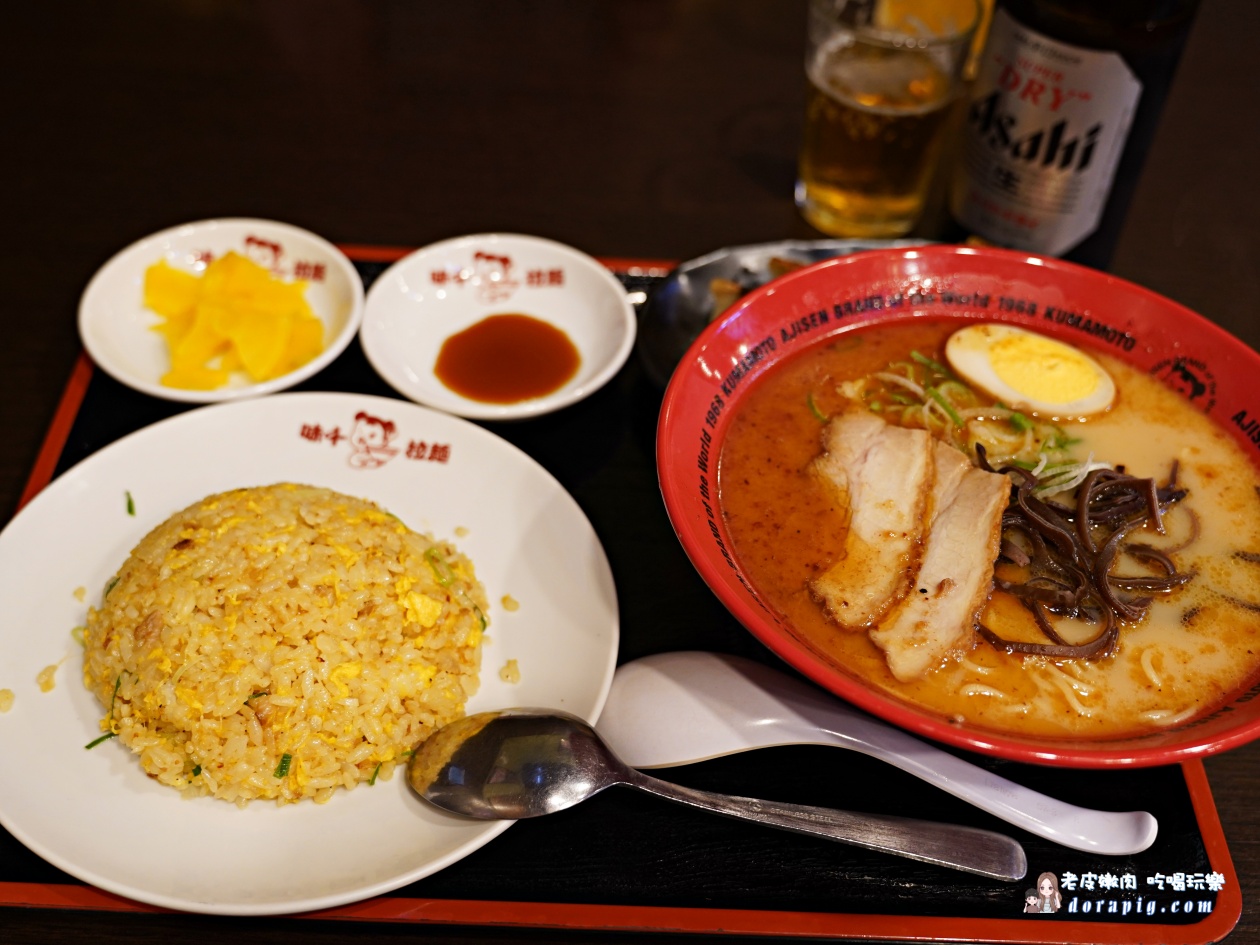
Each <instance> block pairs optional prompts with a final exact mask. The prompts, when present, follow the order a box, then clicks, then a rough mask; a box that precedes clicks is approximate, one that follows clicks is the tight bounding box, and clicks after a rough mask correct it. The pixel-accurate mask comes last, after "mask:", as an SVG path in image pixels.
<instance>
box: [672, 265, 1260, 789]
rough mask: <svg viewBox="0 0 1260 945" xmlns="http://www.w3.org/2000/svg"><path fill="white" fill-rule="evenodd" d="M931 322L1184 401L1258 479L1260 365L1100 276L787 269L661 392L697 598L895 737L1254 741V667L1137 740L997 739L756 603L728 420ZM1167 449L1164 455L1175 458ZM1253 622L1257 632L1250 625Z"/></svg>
mask: <svg viewBox="0 0 1260 945" xmlns="http://www.w3.org/2000/svg"><path fill="white" fill-rule="evenodd" d="M940 318H944V319H949V320H952V321H956V322H957V323H958V325H959V327H961V326H963V325H965V324H967V323H975V322H981V321H983V322H1004V323H1009V324H1014V325H1019V326H1023V327H1026V328H1029V329H1032V330H1035V331H1037V332H1040V333H1042V334H1045V335H1049V336H1051V337H1053V338H1057V339H1060V340H1062V341H1066V342H1068V343H1070V344H1072V345H1075V346H1076V347H1077V348H1079V349H1081V350H1082V351H1085V352H1087V353H1091V354H1103V355H1110V356H1111V357H1113V358H1116V359H1118V360H1120V361H1122V362H1124V363H1125V364H1127V365H1129V366H1130V367H1132V368H1135V369H1136V370H1137V372H1138V373H1140V374H1144V375H1148V376H1149V377H1152V378H1154V379H1155V380H1156V381H1158V382H1159V383H1160V384H1161V385H1162V386H1163V387H1166V388H1171V389H1173V390H1176V391H1178V392H1179V396H1180V397H1183V398H1185V399H1186V400H1187V401H1188V402H1189V403H1188V406H1189V407H1190V408H1191V410H1192V411H1193V412H1195V413H1197V414H1202V415H1205V416H1206V417H1207V418H1208V420H1209V421H1210V422H1211V423H1213V424H1215V425H1216V427H1218V428H1219V429H1220V430H1222V431H1226V433H1227V437H1225V439H1229V438H1232V440H1233V441H1235V442H1236V443H1237V445H1238V446H1239V447H1240V448H1241V450H1242V452H1243V453H1244V454H1245V460H1244V462H1243V465H1244V466H1246V465H1247V461H1249V462H1250V465H1251V466H1252V467H1253V468H1254V467H1256V466H1257V461H1258V459H1260V457H1258V456H1257V450H1258V449H1260V446H1258V444H1260V355H1257V353H1256V352H1254V351H1252V350H1251V349H1250V348H1248V347H1247V346H1246V345H1245V344H1243V343H1242V342H1241V341H1239V340H1238V339H1236V338H1234V337H1233V336H1231V335H1229V334H1228V333H1227V332H1225V331H1223V330H1222V329H1221V328H1219V327H1217V326H1216V325H1214V324H1212V323H1211V322H1209V321H1207V320H1206V319H1204V318H1203V317H1202V316H1199V315H1197V314H1195V313H1194V312H1191V311H1190V310H1188V309H1186V308H1184V307H1182V306H1180V305H1178V304H1176V303H1174V302H1172V301H1170V300H1168V299H1166V298H1163V297H1161V296H1159V295H1157V294H1155V293H1153V292H1150V291H1148V290H1146V289H1143V288H1141V287H1139V286H1136V285H1133V284H1131V283H1128V282H1125V281H1123V280H1120V279H1116V278H1113V277H1111V276H1108V275H1106V274H1103V273H1100V272H1096V271H1094V270H1090V269H1086V268H1083V267H1080V266H1076V265H1072V264H1069V263H1064V262H1062V261H1059V260H1054V259H1046V258H1041V257H1032V256H1028V255H1026V254H1022V253H1016V252H1010V251H1006V250H994V249H977V248H969V247H957V246H928V247H920V248H911V249H904V248H901V249H887V250H875V251H871V252H865V253H859V254H856V255H852V256H846V257H842V258H838V259H833V260H828V261H826V262H821V263H818V264H816V265H813V266H810V267H808V268H805V269H801V270H798V271H797V272H795V273H791V274H789V275H787V276H784V277H782V278H780V279H777V280H776V281H774V282H772V283H770V284H768V285H766V286H763V287H762V288H760V289H758V290H756V291H754V292H752V293H750V294H749V295H747V296H745V297H744V298H743V299H742V300H741V301H740V302H739V303H738V304H737V305H736V306H735V307H734V308H732V309H731V310H730V311H728V312H727V313H726V314H725V315H723V316H722V317H720V318H719V319H718V320H716V321H715V322H713V323H712V324H710V325H709V326H708V327H707V328H706V329H705V330H704V331H703V333H702V334H701V335H700V336H699V337H698V338H697V339H696V340H695V342H694V343H693V344H692V345H691V347H690V348H689V349H688V351H687V353H686V354H685V356H684V357H683V359H682V361H681V362H680V364H679V366H678V368H677V369H676V371H675V372H674V374H673V376H672V378H671V379H670V382H669V385H668V388H667V390H666V392H665V399H664V404H663V407H662V411H661V416H660V423H659V427H658V431H657V467H658V473H659V476H660V483H661V490H662V494H663V496H664V500H665V505H666V508H667V511H668V513H669V517H670V520H671V522H672V524H673V527H674V529H675V531H676V532H677V534H678V537H679V539H680V540H681V542H682V545H683V547H684V548H685V550H686V552H687V554H688V556H689V558H690V559H691V561H692V563H693V564H694V565H695V567H696V569H697V570H698V571H699V572H700V574H701V576H702V577H703V579H704V580H705V582H706V583H707V584H708V586H709V587H710V588H711V589H712V590H713V592H714V593H715V594H717V596H718V597H719V598H720V599H721V601H722V602H723V604H725V606H726V607H727V608H728V609H729V610H730V611H731V613H732V614H733V615H734V616H735V617H736V618H737V619H738V620H739V621H740V622H741V623H742V624H743V625H744V627H746V628H747V629H748V630H749V631H750V632H751V633H752V634H753V635H754V636H755V637H756V638H757V639H758V640H760V641H761V642H762V643H763V644H764V645H765V646H767V647H768V648H769V649H770V650H771V651H773V652H774V653H775V654H777V655H778V656H779V657H780V658H782V659H783V660H784V661H785V662H787V663H788V664H789V665H791V666H792V667H794V668H795V669H796V670H798V671H799V672H801V673H802V674H804V675H805V676H807V677H809V678H810V679H812V680H813V681H814V682H816V683H817V684H819V685H821V686H823V687H824V688H826V689H828V690H830V691H831V692H833V693H835V694H836V695H837V696H840V697H841V698H843V699H845V700H847V701H848V702H850V703H852V704H854V705H856V706H858V707H860V708H862V709H864V710H866V711H868V712H870V713H872V714H873V715H876V716H878V717H881V718H883V719H885V720H886V721H888V722H891V723H894V724H896V725H899V726H901V727H902V728H905V729H908V730H910V731H912V732H915V733H917V734H919V735H921V736H924V737H926V738H930V739H934V740H936V741H940V742H944V743H947V744H950V745H954V746H958V747H960V748H964V749H969V750H972V751H976V752H980V753H983V754H989V755H996V756H1000V757H1003V758H1008V759H1012V760H1017V761H1024V762H1032V763H1038V764H1048V765H1059V766H1065V767H1079V768H1105V767H1115V766H1145V765H1157V764H1167V763H1172V762H1176V761H1180V760H1184V759H1187V758H1191V757H1201V756H1205V755H1208V754H1212V753H1215V752H1220V751H1223V750H1225V749H1229V748H1233V747H1236V746H1238V745H1241V744H1243V743H1245V742H1248V741H1250V740H1252V739H1253V738H1255V737H1257V735H1260V699H1257V698H1255V697H1256V696H1257V695H1258V694H1260V683H1258V682H1257V679H1260V667H1258V668H1257V669H1256V670H1255V671H1253V672H1251V673H1250V674H1249V675H1246V676H1245V678H1235V679H1234V680H1233V682H1232V683H1231V684H1230V685H1231V688H1233V691H1232V692H1230V693H1228V694H1226V695H1225V696H1224V697H1223V698H1222V697H1221V696H1219V695H1218V696H1217V697H1216V698H1214V699H1212V700H1211V701H1210V702H1205V703H1204V708H1203V710H1202V711H1199V712H1197V713H1194V714H1192V713H1182V714H1179V715H1178V717H1177V720H1174V721H1168V720H1164V722H1163V723H1162V725H1161V727H1157V728H1154V729H1147V730H1143V731H1142V733H1141V734H1125V733H1121V734H1117V735H1106V734H1104V735H1095V734H1088V733H1087V734H1081V735H1063V736H1060V735H1056V734H1046V732H1045V731H1044V727H1043V730H1042V731H1041V732H1040V733H1037V734H1023V733H1021V732H1020V731H1019V730H1018V728H1015V727H1012V726H1008V725H1003V726H1000V727H996V726H994V727H990V726H987V725H981V724H980V723H979V722H969V721H963V720H960V718H959V717H958V716H956V715H953V714H951V713H944V712H941V711H936V710H934V709H931V708H926V707H924V706H923V705H922V704H920V703H919V702H915V701H911V700H910V699H907V698H904V697H903V695H902V694H900V693H898V692H896V691H895V687H892V688H890V687H889V686H887V685H886V684H883V683H881V684H878V685H877V684H875V683H873V682H869V681H867V680H866V679H864V678H863V677H862V676H861V675H859V674H858V673H857V672H856V671H855V670H854V669H853V666H852V665H851V662H848V661H846V660H844V659H842V658H838V657H837V656H836V655H835V654H834V653H829V652H827V650H826V647H821V646H820V645H818V644H817V643H816V642H811V640H810V639H807V638H806V637H805V636H803V635H802V634H801V633H800V632H798V628H797V627H796V626H794V621H793V618H791V617H789V616H787V613H788V611H787V610H785V609H784V608H781V607H778V606H776V605H775V603H773V602H772V601H771V600H770V598H769V597H768V596H767V595H766V594H765V593H764V592H763V588H762V587H761V586H759V583H758V579H757V578H756V577H755V576H754V575H753V574H751V573H750V572H749V570H748V569H747V568H746V566H745V562H744V561H743V560H742V559H741V554H740V551H739V546H738V542H737V541H735V540H733V536H732V534H731V531H730V529H729V527H728V521H727V519H726V517H725V516H724V514H723V508H722V501H721V495H720V488H721V473H720V469H719V461H720V459H721V458H722V456H723V448H724V446H725V444H726V441H727V437H728V433H729V432H730V430H731V426H732V418H734V417H736V416H737V415H738V414H739V412H740V410H741V406H743V405H745V404H746V403H747V402H748V398H749V396H750V393H751V392H755V391H756V390H757V388H758V385H759V383H760V382H762V381H763V380H765V379H766V378H769V377H771V376H772V375H773V374H774V373H775V372H780V371H785V370H787V369H788V366H789V365H790V364H791V363H792V362H793V359H795V358H797V357H800V356H803V355H806V354H809V353H811V352H815V351H816V349H818V347H819V346H828V345H836V344H837V342H840V341H843V340H844V339H843V338H842V336H844V335H846V334H849V333H854V334H853V336H852V338H851V339H849V341H850V342H853V341H856V339H857V338H858V337H860V335H859V334H858V333H862V332H866V331H869V330H871V329H873V327H874V326H878V325H881V324H891V323H899V322H909V321H912V320H916V319H920V320H922V319H940ZM922 324H924V323H923V322H920V325H922ZM1176 448H1177V447H1176V444H1175V442H1174V443H1170V444H1169V446H1168V451H1169V455H1170V457H1171V455H1172V454H1173V453H1174V452H1175V451H1176ZM1113 461H1114V462H1123V459H1120V458H1117V459H1115V460H1113ZM1256 550H1258V551H1260V549H1256ZM804 584H805V580H804V576H802V583H801V586H802V588H803V587H804ZM1247 623H1248V627H1249V625H1250V618H1248V621H1247ZM1254 623H1255V626H1256V630H1255V632H1256V633H1257V634H1260V614H1257V615H1255V617H1254ZM1245 632H1247V633H1251V632H1252V631H1251V630H1250V629H1246V630H1245ZM815 639H816V638H815ZM977 645H978V646H983V645H986V644H984V643H978V644H977ZM1121 646H1123V637H1122V643H1121ZM1253 649H1254V650H1255V652H1256V653H1260V647H1253ZM1130 731H1132V730H1130Z"/></svg>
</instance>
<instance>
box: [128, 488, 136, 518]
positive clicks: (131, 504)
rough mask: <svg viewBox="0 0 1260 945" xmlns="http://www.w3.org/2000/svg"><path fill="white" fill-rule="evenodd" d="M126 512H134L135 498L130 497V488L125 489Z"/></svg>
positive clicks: (132, 513)
mask: <svg viewBox="0 0 1260 945" xmlns="http://www.w3.org/2000/svg"><path fill="white" fill-rule="evenodd" d="M127 514H128V515H135V514H136V500H135V499H133V498H132V497H131V491H130V490H128V491H127Z"/></svg>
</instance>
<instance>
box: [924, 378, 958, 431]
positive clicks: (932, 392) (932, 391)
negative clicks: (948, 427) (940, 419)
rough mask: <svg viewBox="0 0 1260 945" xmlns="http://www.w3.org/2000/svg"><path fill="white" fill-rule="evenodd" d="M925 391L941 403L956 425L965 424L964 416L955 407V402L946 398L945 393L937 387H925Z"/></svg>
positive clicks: (941, 406)
mask: <svg viewBox="0 0 1260 945" xmlns="http://www.w3.org/2000/svg"><path fill="white" fill-rule="evenodd" d="M924 392H925V393H926V394H927V395H928V396H929V397H931V398H932V399H933V400H934V401H936V402H937V404H939V405H940V408H941V409H942V410H944V411H945V413H946V414H948V415H949V419H950V420H951V421H952V422H953V424H954V426H956V427H961V426H963V425H964V423H963V418H962V417H961V416H960V415H959V413H958V411H957V410H955V409H954V406H953V404H951V403H950V402H949V401H948V400H946V399H945V395H944V394H942V393H941V392H940V391H939V390H937V389H936V388H935V387H928V388H925V389H924Z"/></svg>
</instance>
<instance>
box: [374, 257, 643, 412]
mask: <svg viewBox="0 0 1260 945" xmlns="http://www.w3.org/2000/svg"><path fill="white" fill-rule="evenodd" d="M509 313H511V314H522V315H530V316H533V317H534V318H537V319H540V320H542V321H545V322H548V323H549V324H551V325H553V326H555V327H556V328H559V329H560V330H561V331H563V332H564V333H565V334H566V335H568V336H569V339H570V340H571V341H572V342H573V344H574V345H575V346H576V347H577V349H578V352H579V354H580V356H581V365H580V366H579V368H578V372H577V374H576V375H575V376H574V377H573V378H572V379H570V380H569V381H568V382H567V383H565V384H564V385H563V386H562V387H561V388H560V389H558V390H556V391H554V392H552V393H550V394H548V395H546V396H544V397H538V398H533V399H530V400H526V401H521V402H519V403H513V404H494V403H484V402H481V401H476V400H471V399H469V398H466V397H463V396H461V395H460V394H457V393H456V392H454V391H452V390H450V389H449V388H448V387H446V386H445V385H444V384H442V382H441V381H440V380H439V379H438V378H437V376H436V375H435V374H434V364H435V362H436V361H437V356H438V352H439V351H440V349H441V347H442V344H443V342H445V341H446V339H447V338H449V337H450V336H451V335H453V334H456V333H457V332H459V331H462V330H463V329H465V328H468V327H470V326H471V325H474V324H476V323H477V322H479V321H481V320H482V319H484V318H487V317H489V316H491V315H499V314H509ZM634 334H635V317H634V309H633V307H632V306H631V304H630V302H629V300H628V298H627V296H626V292H625V290H624V289H623V288H622V286H621V284H620V283H619V282H618V281H617V279H616V278H615V277H614V276H613V275H612V273H611V272H609V271H608V270H607V269H606V268H605V267H604V266H602V265H600V264H599V263H598V262H597V261H596V260H594V259H592V258H591V257H590V256H587V255H586V254H584V253H581V252H579V251H577V250H575V249H572V248H571V247H568V246H565V245H563V244H561V243H556V242H553V241H551V240H545V239H541V238H538V237H533V236H518V235H512V234H484V235H473V236H465V237H459V238H457V239H453V240H447V241H445V242H442V243H436V244H434V245H432V246H428V247H425V248H423V249H420V250H417V251H416V252H414V253H412V254H411V255H409V256H406V257H404V258H403V259H401V260H399V261H398V262H397V263H395V264H394V265H393V266H391V267H390V268H389V269H388V270H387V271H386V272H384V273H382V274H381V276H380V277H379V278H377V280H376V282H375V283H373V285H372V288H371V290H370V291H369V292H368V296H367V304H366V307H365V312H364V317H363V327H362V329H361V331H360V337H361V340H362V342H363V350H364V353H365V354H366V355H367V358H368V360H369V361H370V362H371V363H372V366H373V367H374V368H375V369H376V370H377V372H378V373H380V375H381V376H382V377H383V378H384V379H385V380H386V381H387V382H388V383H389V384H390V385H391V386H392V387H393V388H394V389H395V390H397V391H398V392H399V393H401V394H403V395H404V396H406V397H408V398H410V399H411V400H414V401H416V402H417V403H422V404H427V405H428V406H430V407H436V408H438V409H440V410H444V411H446V412H448V413H454V414H457V415H460V416H465V417H475V418H481V419H492V420H493V419H498V420H508V419H517V418H521V417H529V416H537V415H539V414H542V413H547V412H549V411H552V410H557V409H559V408H561V407H564V406H568V405H569V404H572V403H575V402H576V401H578V400H580V399H582V398H583V397H586V396H587V395H589V394H591V393H593V392H594V391H595V390H597V389H598V388H599V387H601V386H603V384H605V383H606V382H607V381H608V380H609V379H610V378H611V377H612V376H613V375H614V374H615V373H616V372H617V370H618V369H619V368H620V367H621V365H622V364H624V363H625V360H626V358H627V356H628V355H629V353H630V350H631V348H632V347H633V345H634Z"/></svg>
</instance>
